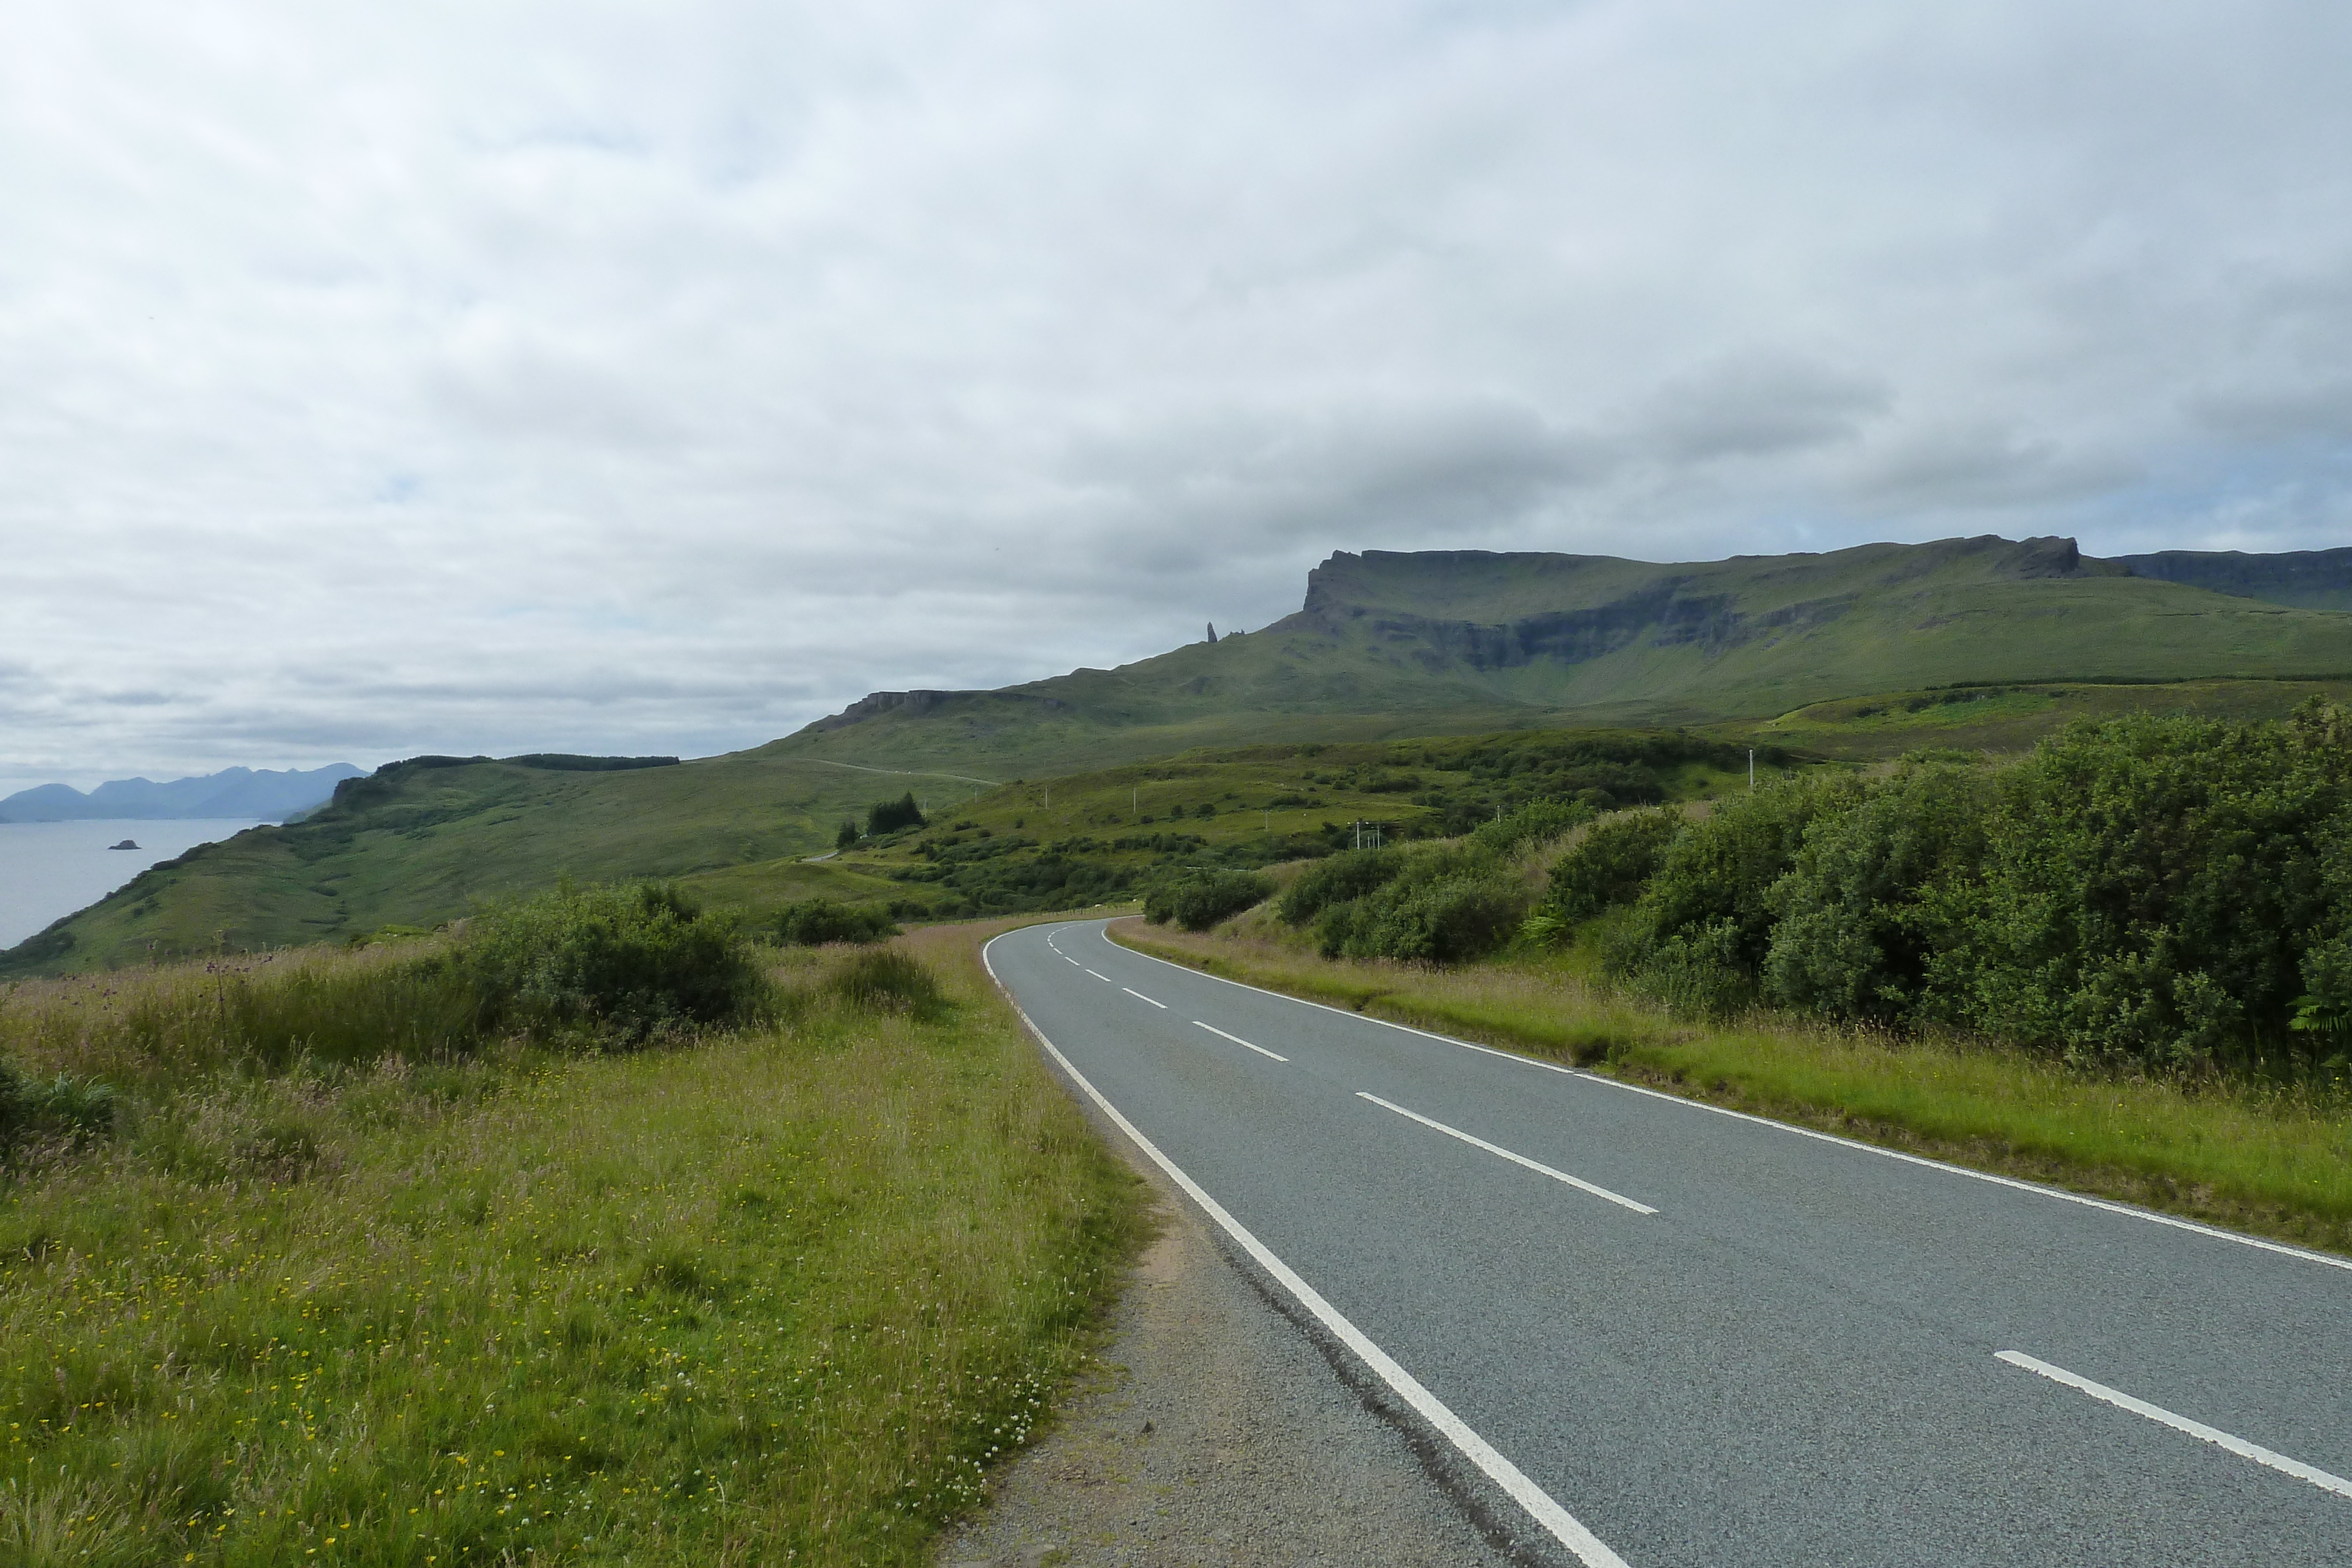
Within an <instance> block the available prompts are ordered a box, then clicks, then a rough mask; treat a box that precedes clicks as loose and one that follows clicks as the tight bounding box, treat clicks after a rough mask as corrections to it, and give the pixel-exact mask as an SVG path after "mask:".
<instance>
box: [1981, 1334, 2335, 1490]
mask: <svg viewBox="0 0 2352 1568" xmlns="http://www.w3.org/2000/svg"><path fill="white" fill-rule="evenodd" d="M1993 1354H1994V1355H1995V1356H1996V1357H1998V1358H1999V1359H2000V1360H2002V1361H2005V1362H2007V1363H2009V1364H2010V1365H2011V1366H2021V1367H2023V1368H2024V1369H2025V1370H2026V1371H2028V1372H2031V1373H2033V1374H2034V1375H2037V1376H2041V1377H2046V1378H2048V1379H2049V1380H2050V1381H2051V1382H2053V1383H2063V1384H2064V1385H2066V1386H2067V1387H2069V1388H2072V1389H2074V1390H2077V1391H2078V1392H2080V1393H2084V1394H2087V1395H2089V1396H2091V1397H2092V1398H2094V1399H2096V1400H2099V1401H2101V1402H2103V1403H2105V1404H2108V1405H2112V1406H2115V1407H2116V1409H2118V1410H2128V1411H2130V1412H2131V1413H2132V1414H2133V1415H2135V1416H2147V1418H2148V1419H2149V1420H2151V1421H2154V1422H2156V1423H2157V1424H2158V1425H2159V1426H2165V1427H2171V1428H2172V1429H2173V1430H2174V1431H2176V1432H2186V1433H2188V1434H2189V1436H2190V1437H2197V1438H2200V1439H2201V1440H2203V1441H2205V1442H2208V1443H2210V1444H2212V1445H2213V1446H2214V1447H2215V1448H2226V1449H2228V1450H2229V1451H2230V1452H2231V1453H2233V1454H2235V1455H2237V1456H2238V1457H2239V1458H2242V1459H2252V1460H2253V1461H2254V1463H2256V1464H2258V1465H2267V1466H2269V1467H2270V1468H2271V1469H2274V1470H2276V1471H2278V1472H2279V1473H2280V1474H2281V1475H2288V1476H2293V1477H2294V1479H2297V1480H2299V1481H2309V1482H2310V1483H2311V1484H2312V1485H2313V1486H2315V1487H2317V1488H2318V1489H2319V1490H2321V1491H2332V1492H2334V1493H2335V1494H2336V1496H2337V1497H2345V1498H2352V1481H2347V1480H2346V1479H2344V1478H2343V1477H2342V1476H2334V1475H2330V1474H2328V1473H2327V1472H2326V1470H2323V1469H2320V1468H2319V1467H2318V1466H2316V1465H2306V1464H2305V1463H2304V1462H2303V1461H2302V1460H2301V1459H2290V1458H2287V1457H2286V1456H2285V1455H2284V1454H2274V1453H2273V1452H2271V1451H2270V1450H2269V1449H2268V1448H2263V1447H2262V1446H2260V1445H2259V1444H2255V1443H2249V1442H2247V1441H2246V1440H2245V1439H2244V1438H2243V1437H2231V1435H2230V1434H2229V1433H2227V1432H2224V1431H2222V1430H2221V1428H2219V1427H2208V1426H2207V1425H2205V1423H2204V1422H2202V1421H2192V1420H2190V1419H2189V1417H2188V1416H2176V1415H2174V1414H2173V1413H2172V1412H2171V1411H2169V1410H2167V1409H2166V1408H2165V1407H2164V1406H2161V1405H2150V1404H2149V1403H2148V1402H2147V1400H2145V1399H2135V1398H2133V1397H2132V1396H2130V1395H2128V1394H2126V1393H2123V1392H2122V1391H2121V1390H2119V1389H2114V1388H2110V1387H2108V1386H2107V1385H2105V1384H2104V1383H2094V1382H2092V1381H2091V1380H2090V1379H2089V1378H2087V1377H2083V1376H2080V1375H2076V1374H2074V1373H2072V1372H2069V1371H2067V1370H2066V1369H2065V1368H2064V1367H2063V1366H2053V1365H2051V1364H2049V1363H2048V1362H2046V1361H2037V1360H2035V1359H2034V1358H2033V1357H2032V1356H2030V1355H2027V1354H2024V1353H2023V1352H2022V1351H2015V1350H1998V1351H1995V1352H1993Z"/></svg>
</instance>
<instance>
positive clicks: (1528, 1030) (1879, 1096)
mask: <svg viewBox="0 0 2352 1568" xmlns="http://www.w3.org/2000/svg"><path fill="white" fill-rule="evenodd" d="M1115 934H1116V935H1117V936H1118V940H1120V941H1122V942H1125V943H1126V944H1128V945H1129V946H1133V947H1136V948H1138V949H1139V950H1141V951H1144V952H1148V953H1153V954H1157V955H1159V956H1163V957H1168V958H1171V959H1174V960H1176V961H1178V962H1181V963H1186V964H1190V965H1192V966H1194V967H1201V968H1205V969H1208V970H1209V971H1211V972H1213V973H1215V974H1220V975H1223V976H1226V977H1229V978H1233V979H1237V980H1244V981H1246V982H1248V983H1250V984H1253V985H1259V986H1265V987H1267V988H1271V989H1275V990H1280V991H1286V992H1288V993H1290V994H1291V995H1294V996H1300V997H1305V998H1310V999H1313V1000H1316V1001H1321V1002H1327V1003H1329V1004H1332V1005H1334V1006H1339V1007H1344V1008H1348V1009H1351V1010H1355V1011H1360V1012H1365V1013H1369V1014H1370V1015H1372V1016H1374V1017H1379V1018H1385V1019H1392V1020H1394V1021H1396V1022H1399V1023H1404V1024H1411V1025H1413V1026H1415V1027H1418V1028H1423V1029H1429V1030H1439V1031H1442V1032H1444V1033H1447V1034H1452V1035H1456V1036H1459V1037H1461V1038H1464V1039H1468V1040H1481V1041H1484V1042H1486V1043H1489V1044H1494V1045H1498V1046H1503V1047H1505V1048H1507V1049H1511V1050H1516V1051H1526V1052H1528V1054H1530V1055H1535V1056H1540V1057H1544V1058H1547V1059H1549V1060H1554V1061H1570V1062H1574V1063H1577V1064H1579V1065H1583V1066H1587V1067H1591V1068H1592V1069H1594V1070H1596V1071H1602V1072H1607V1073H1611V1074H1614V1075H1617V1076H1621V1077H1624V1078H1627V1079H1629V1080H1633V1081H1638V1082H1646V1083H1650V1084H1654V1085H1656V1086H1660V1087H1664V1088H1668V1089H1672V1090H1674V1091H1675V1092H1681V1093H1685V1094H1689V1095H1692V1096H1694V1097H1698V1098H1704V1099H1706V1100H1709V1101H1711V1102H1715V1103H1726V1104H1731V1105H1736V1106H1738V1107H1740V1108H1743V1109H1747V1110H1751V1111H1756V1112H1759V1113H1765V1114H1769V1115H1772V1116H1776V1117H1779V1118H1781V1119H1783V1120H1788V1121H1792V1122H1797V1123H1800V1124H1805V1125H1809V1126H1813V1127H1818V1128H1822V1129H1824V1130H1828V1131H1832V1132H1838V1133H1843V1134H1847V1135H1849V1136H1854V1137H1859V1138H1863V1139H1864V1140H1866V1141H1870V1142H1875V1143H1880V1144H1885V1145H1891V1146H1897V1147H1902V1148H1905V1149H1909V1150H1912V1151H1915V1152H1918V1153H1923V1154H1928V1155H1937V1156H1938V1157H1942V1158H1947V1159H1951V1160H1954V1161H1956V1162H1958V1163H1961V1164H1966V1165H1969V1166H1976V1167H1978V1168H1980V1169H1991V1170H1998V1171H2002V1172H2007V1173H2010V1174H2013V1175H2020V1176H2031V1177H2034V1178H2037V1179H2042V1180H2046V1181H2051V1182H2053V1183H2057V1184H2059V1185H2063V1186H2069V1187H2072V1188H2074V1189H2077V1190H2081V1191H2085V1192H2094V1193H2099V1194H2104V1195H2106V1196H2111V1197H2121V1198H2124V1199H2126V1200H2127V1201H2131V1202H2137V1203H2143V1204H2147V1205H2148V1206H2150V1207H2158V1208H2164V1209H2168V1210H2170V1211H2173V1212H2176V1213H2180V1214H2186V1215H2191V1216H2195V1217H2198V1218H2205V1219H2209V1220H2213V1221H2217V1222H2220V1223H2223V1224H2228V1225H2233V1226H2237V1227H2241V1228H2248V1229H2253V1230H2258V1231H2262V1232H2264V1233H2266V1234H2270V1235H2274V1236H2279V1237H2283V1238H2286V1239H2293V1240H2298V1241H2303V1242H2305V1243H2308V1244H2313V1245H2317V1246H2323V1247H2328V1248H2332V1249H2337V1250H2341V1251H2352V1103H2347V1102H2346V1101H2345V1100H2344V1099H2343V1098H2342V1097H2341V1096H2338V1095H2332V1094H2329V1093H2327V1092H2322V1091H2315V1090H2311V1089H2308V1088H2280V1087H2276V1086H2264V1085H2261V1084H2255V1083H2247V1082H2230V1081H2225V1080H2220V1079H2207V1080H2202V1081H2192V1080H2165V1079H2154V1078H2144V1077H2123V1076H2115V1075H2107V1074H2101V1073H2095V1072H2089V1071H2080V1070H2076V1069H2071V1068H2069V1067H2067V1066H2065V1065H2064V1064H2063V1063H2062V1062H2059V1061H2053V1060H2051V1059H2049V1058H2047V1057H2041V1056H2036V1055H2032V1054H2030V1053H2028V1052H2025V1051H2017V1050H2013V1049H2008V1048H2003V1047H1999V1046H1993V1045H1987V1044H1982V1043H1979V1042H1971V1041H1966V1040H1957V1039H1916V1038H1915V1039H1905V1038H1901V1037H1897V1036H1895V1035H1892V1034H1888V1033H1885V1032H1881V1031H1874V1030H1843V1029H1838V1028H1835V1027H1832V1026H1828V1025H1822V1024H1818V1023H1810V1022H1796V1021H1790V1020H1788V1019H1780V1018H1775V1017H1773V1016H1771V1015H1768V1014H1760V1013H1759V1014H1752V1015H1750V1016H1749V1017H1748V1018H1747V1019H1742V1020H1739V1021H1737V1022H1734V1023H1731V1024H1727V1025H1721V1026H1715V1025H1705V1024H1696V1023H1692V1022H1689V1021H1687V1020H1683V1019H1676V1018H1675V1017H1673V1016H1671V1015H1669V1014H1668V1013H1667V1012H1665V1011H1664V1009H1660V1008H1658V1007H1655V1006H1653V1005H1651V1004H1648V1003H1645V1002H1643V1001H1640V1000H1637V999H1634V998H1628V997H1627V996H1625V995H1624V994H1622V993H1621V992H1619V991H1617V990H1616V989H1615V988H1612V987H1610V986H1608V985H1607V984H1605V983H1604V982H1602V981H1601V980H1600V979H1599V978H1598V977H1595V976H1594V975H1593V974H1591V972H1590V970H1589V968H1588V967H1583V966H1580V964H1579V962H1578V960H1577V958H1576V956H1570V957H1569V958H1568V959H1566V960H1564V961H1545V960H1538V961H1529V962H1519V963H1499V964H1492V965H1482V966H1476V967H1460V968H1452V969H1445V968H1436V967H1429V966H1423V965H1412V964H1400V963H1394V962H1383V961H1360V960H1359V961H1349V960H1337V961H1335V960H1327V959H1323V958H1319V957H1318V956H1315V955H1314V954H1313V953H1312V952H1311V951H1307V950H1306V949H1304V948H1303V947H1302V946H1299V945H1298V944H1297V941H1296V940H1295V939H1294V940H1291V941H1285V940H1284V939H1283V938H1282V937H1281V936H1279V935H1277V934H1276V933H1275V932H1274V931H1273V930H1271V929H1270V928H1268V927H1265V926H1263V925H1260V926H1256V927H1255V928H1252V927H1251V926H1250V925H1248V923H1244V926H1243V928H1241V929H1238V930H1235V929H1228V930H1227V931H1224V932H1222V933H1218V934H1215V935H1208V936H1187V935H1183V934H1181V933H1161V932H1159V931H1153V932H1150V934H1149V935H1147V934H1146V933H1145V932H1144V931H1143V930H1142V928H1141V927H1140V926H1139V925H1135V924H1133V923H1129V924H1128V925H1123V926H1121V927H1118V928H1117V929H1116V932H1115Z"/></svg>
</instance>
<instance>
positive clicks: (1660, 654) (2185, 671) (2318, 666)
mask: <svg viewBox="0 0 2352 1568" xmlns="http://www.w3.org/2000/svg"><path fill="white" fill-rule="evenodd" d="M2314 674H2331V675H2332V674H2352V615H2347V614H2343V613H2337V612H2325V611H2315V610H2305V609H2298V608H2294V607H2292V606H2287V605H2281V604H2273V603H2269V602H2265V601H2260V600H2256V599H2252V598H2247V597H2241V596H2234V595H2226V594H2221V593H2216V592H2212V591H2208V590H2204V589H2200V588H2195V587H2189V586H2185V585H2182V584H2179V583H2173V582H2165V581H2160V580H2155V579H2152V578H2147V577H2142V576H2137V575H2135V574H2134V572H2133V571H2132V570H2131V569H2130V568H2129V567H2127V566H2125V565H2123V564H2122V563H2120V562H2114V561H2097V560H2092V559H2086V558H2084V557H2083V556H2082V555H2081V554H2080V553H2079V552H2078V551H2077V550H2076V549H2075V547H2074V541H2073V540H2071V539H2029V540H2026V541H2024V542H2022V543H2013V542H2011V541H2009V540H2006V539H1998V538H1974V539H1947V540H1943V541H1941V542H1938V543H1936V544H1927V545H1865V546H1863V547H1861V548H1858V549H1847V550H1838V551H1833V552H1832V553H1829V554H1825V555H1790V556H1743V557H1738V558H1735V559H1731V560H1725V561H1708V562H1701V563H1696V564H1689V565H1663V566H1662V565H1655V564H1652V563H1649V562H1643V561H1632V560H1619V559H1612V558H1610V557H1605V556H1568V555H1533V554H1527V555H1513V554H1492V553H1488V552H1486V551H1477V550H1445V551H1423V552H1417V553H1412V554H1405V553H1397V552H1391V551H1382V550H1372V551H1367V552H1366V553H1364V554H1362V555H1353V554H1347V553H1341V554H1339V555H1335V556H1333V557H1332V558H1331V559H1329V560H1328V561H1326V562H1324V563H1323V565H1321V566H1319V567H1318V568H1316V569H1315V570H1314V572H1313V573H1312V574H1311V575H1310V576H1309V578H1308V580H1307V599H1306V602H1305V604H1304V606H1303V607H1302V608H1301V609H1300V610H1299V612H1297V614H1295V615H1291V616H1289V617H1287V618H1286V619H1284V620H1282V621H1278V622H1276V623H1275V624H1273V625H1272V626H1269V627H1266V628H1265V630H1263V631H1260V632H1251V633H1249V634H1247V635H1246V636H1242V635H1235V636H1228V637H1225V638H1223V639H1221V640H1219V641H1218V642H1216V643H1194V644H1192V645H1191V646H1189V647H1184V648H1179V649H1176V650H1175V651H1173V652H1171V653H1162V654H1160V655H1158V656H1157V657H1154V658H1150V659H1144V660H1141V661H1139V662H1138V663H1136V664H1129V665H1125V666H1122V667H1121V668H1119V669H1117V670H1077V671H1074V672H1073V673H1071V674H1066V675H1057V676H1055V677H1053V678H1052V679H1050V680H1043V681H1034V682H1030V683H1028V684H1026V685H1017V686H1009V687H1006V688H1004V689H1003V690H1001V691H993V692H877V693H876V694H875V695H872V696H869V697H867V698H866V699H865V700H864V701H862V702H858V703H855V704H852V705H851V706H849V707H848V708H847V709H845V711H844V712H842V713H840V714H837V715H835V716H833V717H831V718H827V719H824V720H821V721H819V722H818V723H816V724H814V725H811V726H810V727H807V728H806V729H803V730H802V731H801V732H800V733H798V734H797V735H794V736H792V737H788V738H786V739H784V740H781V741H777V742H775V743H773V744H772V745H771V746H768V747H762V748H761V751H760V752H758V753H755V754H754V755H766V756H775V757H808V758H834V759H836V760H843V761H857V762H864V763H867V764H875V763H887V764H888V765H890V766H895V767H900V768H957V769H960V770H966V771H971V772H973V773H979V774H984V775H992V776H994V777H998V778H1003V777H1008V776H1011V775H1013V774H1034V773H1036V772H1039V771H1043V770H1046V769H1050V768H1071V767H1102V766H1108V765H1110V764H1112V763H1115V762H1120V761H1129V760H1133V759H1136V758H1143V757H1150V756H1158V755H1164V754H1166V753H1169V752H1172V751H1177V750H1181V749H1183V748H1185V747H1195V746H1204V745H1234V744H1241V743H1246V742H1250V741H1268V740H1291V739H1323V740H1367V739H1379V738H1388V737H1399V736H1405V735H1430V734H1449V733H1450V734H1467V733H1475V732H1478V731H1482V730H1489V729H1496V728H1502V727H1507V726H1513V725H1544V726H1575V725H1590V724H1596V723H1600V724H1655V723H1661V722H1664V723H1720V722H1722V721H1725V720H1732V719H1762V718H1769V717H1772V716H1777V715H1780V714H1782V713H1786V712H1788V711H1790V710H1791V709H1794V708H1799V707H1802V706H1807V705H1809V704H1812V703H1818V702H1823V701H1828V700H1830V699H1832V698H1837V697H1847V696H1860V695H1865V694H1869V693H1875V692H1885V691H1890V690H1908V689H1916V688H1919V687H1925V686H1932V685H1950V684H1953V683H1961V682H2016V681H2048V680H2053V679H2064V680H2074V681H2101V680H2104V681H2114V680H2117V679H2121V680H2128V681H2151V680H2154V681H2178V680H2189V679H2200V678H2207V677H2213V676H2259V677H2277V676H2287V675H2314Z"/></svg>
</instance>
